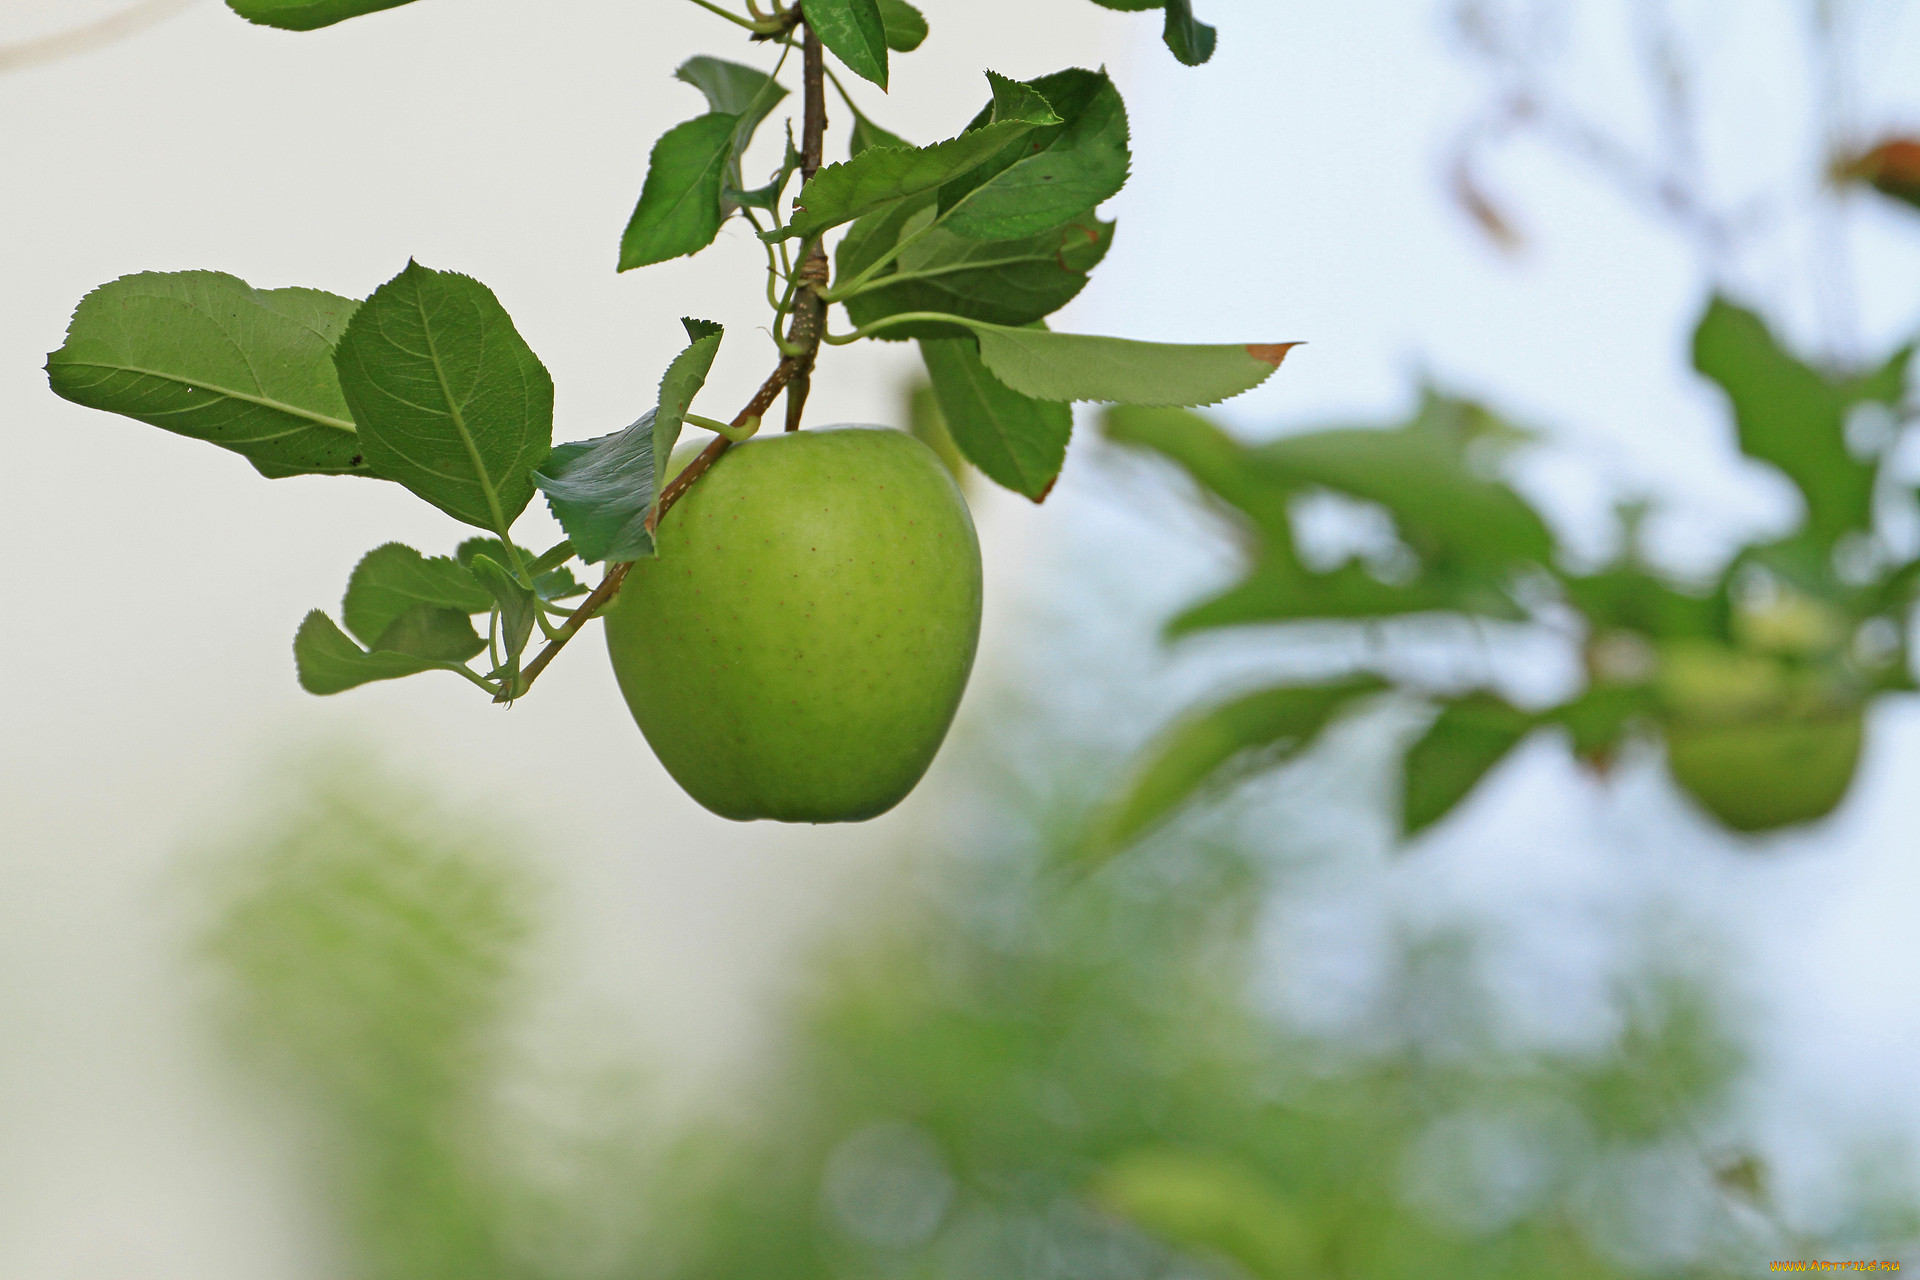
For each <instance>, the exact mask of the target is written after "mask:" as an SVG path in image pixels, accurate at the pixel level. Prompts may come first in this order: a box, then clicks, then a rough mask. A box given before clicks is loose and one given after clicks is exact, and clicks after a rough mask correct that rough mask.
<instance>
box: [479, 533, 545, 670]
mask: <svg viewBox="0 0 1920 1280" xmlns="http://www.w3.org/2000/svg"><path fill="white" fill-rule="evenodd" d="M467 567H468V568H469V569H471V570H472V571H473V576H474V577H475V578H477V579H479V581H480V585H481V586H483V587H485V588H486V589H487V590H488V591H489V592H491V593H492V594H493V601H494V604H495V605H496V606H498V607H499V610H500V633H499V638H500V647H501V649H502V650H503V651H504V652H505V654H506V668H507V670H509V671H514V670H517V669H518V668H519V663H520V655H521V653H523V652H525V650H526V647H527V640H528V639H529V638H530V637H531V636H532V635H533V624H534V620H535V618H536V616H537V615H538V614H539V612H540V598H539V597H538V596H536V595H535V594H534V593H533V592H531V591H529V590H528V589H527V588H525V587H523V586H521V585H520V582H519V580H518V579H516V578H515V577H514V576H513V574H512V573H510V572H508V570H507V567H506V566H505V565H503V564H501V563H500V562H499V561H497V560H495V559H494V558H493V557H492V556H489V555H485V554H479V555H475V556H474V557H473V558H472V559H471V560H470V561H468V563H467Z"/></svg>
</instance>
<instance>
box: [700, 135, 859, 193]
mask: <svg viewBox="0 0 1920 1280" xmlns="http://www.w3.org/2000/svg"><path fill="white" fill-rule="evenodd" d="M855 128H856V130H857V129H858V125H856V126H855ZM802 159H803V157H802V156H801V154H800V151H799V149H798V148H796V147H795V146H794V145H793V123H792V121H788V123H787V150H786V154H785V156H783V157H782V158H781V161H780V171H779V172H778V173H776V174H774V175H773V178H772V179H771V180H770V181H769V182H768V183H767V185H766V186H764V187H755V188H754V189H753V190H751V191H740V190H736V189H733V188H731V187H729V188H728V189H727V190H726V191H724V192H723V193H722V198H723V201H727V200H730V201H732V202H733V203H734V204H736V205H748V206H751V207H752V208H755V209H765V210H766V211H767V212H768V213H771V214H775V215H776V216H777V215H778V214H779V212H780V197H781V196H783V195H785V194H786V190H787V183H789V182H791V181H792V180H793V175H794V174H796V173H798V172H799V171H800V163H801V160H802Z"/></svg>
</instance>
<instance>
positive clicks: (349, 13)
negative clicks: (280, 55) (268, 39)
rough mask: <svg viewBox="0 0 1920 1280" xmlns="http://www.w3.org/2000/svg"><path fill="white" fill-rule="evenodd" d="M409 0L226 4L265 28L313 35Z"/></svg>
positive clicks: (235, 0)
mask: <svg viewBox="0 0 1920 1280" xmlns="http://www.w3.org/2000/svg"><path fill="white" fill-rule="evenodd" d="M409 2H410V0H227V7H228V8H229V9H232V10H233V11H234V12H235V13H237V14H239V15H240V16H241V17H243V18H245V19H246V20H247V21H248V22H257V23H259V24H260V25H261V26H263V27H279V28H280V29H281V30H282V31H312V30H315V29H316V28H319V27H329V26H332V25H333V24H334V23H336V22H344V21H346V20H347V19H348V18H357V17H359V16H360V15H361V14H363V13H378V12H379V11H380V10H382V9H397V8H399V7H400V6H401V5H403V4H407V3H409Z"/></svg>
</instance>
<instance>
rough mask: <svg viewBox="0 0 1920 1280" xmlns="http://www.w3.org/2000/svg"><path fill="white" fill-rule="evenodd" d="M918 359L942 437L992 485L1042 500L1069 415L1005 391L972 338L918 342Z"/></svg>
mask: <svg viewBox="0 0 1920 1280" xmlns="http://www.w3.org/2000/svg"><path fill="white" fill-rule="evenodd" d="M920 355H921V358H922V359H923V360H924V361H925V362H926V366H927V375H928V376H929V377H930V378H931V379H932V380H933V394H934V399H935V400H936V402H937V403H938V404H939V407H940V417H941V419H942V421H944V422H945V424H946V429H947V433H948V435H949V436H951V438H952V440H953V443H954V445H955V446H957V447H958V448H959V450H960V452H961V453H962V454H963V455H965V457H966V459H967V460H968V461H969V462H971V463H973V465H974V466H976V467H978V468H979V469H980V470H981V471H982V472H983V473H984V474H985V475H986V476H987V478H988V479H990V480H992V481H993V482H994V483H996V484H999V485H1003V486H1005V487H1006V488H1008V489H1012V490H1013V491H1014V492H1015V493H1021V494H1025V495H1026V496H1027V497H1029V498H1032V499H1033V500H1034V501H1035V502H1038V501H1040V500H1041V499H1043V498H1045V497H1046V495H1047V492H1048V490H1050V489H1052V488H1053V482H1054V480H1055V478H1056V477H1058V476H1059V474H1060V467H1061V464H1062V463H1063V462H1065V460H1066V456H1067V438H1068V436H1070V435H1071V434H1072V433H1073V411H1072V410H1071V409H1070V408H1068V407H1067V406H1066V405H1064V404H1060V403H1058V402H1053V401H1044V400H1034V399H1031V398H1029V397H1027V396H1023V395H1021V394H1020V393H1019V392H1017V391H1012V390H1009V389H1008V388H1007V387H1006V386H1005V385H1004V384H1003V383H1001V382H1000V381H999V380H998V379H996V378H995V377H994V376H993V375H992V374H990V373H988V372H987V369H986V366H985V365H983V364H981V363H980V354H979V352H978V350H977V349H976V347H975V344H974V340H973V339H972V338H965V337H962V338H939V339H923V340H922V341H921V343H920Z"/></svg>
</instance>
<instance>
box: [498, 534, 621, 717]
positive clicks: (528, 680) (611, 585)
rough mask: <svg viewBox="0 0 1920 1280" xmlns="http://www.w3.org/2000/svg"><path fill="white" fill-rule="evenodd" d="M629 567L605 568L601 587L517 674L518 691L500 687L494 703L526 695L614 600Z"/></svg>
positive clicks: (618, 565)
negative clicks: (562, 652)
mask: <svg viewBox="0 0 1920 1280" xmlns="http://www.w3.org/2000/svg"><path fill="white" fill-rule="evenodd" d="M631 568H633V564H632V562H630V561H629V562H625V563H622V564H616V565H612V566H610V567H609V568H608V569H607V576H606V577H604V578H602V579H600V585H599V586H597V587H595V588H594V589H593V593H592V594H591V595H589V596H588V597H587V598H586V599H585V600H583V601H581V602H580V607H579V608H578V609H575V610H574V611H573V612H572V613H571V614H570V615H568V617H567V620H566V621H565V622H563V623H561V624H560V630H559V631H558V632H556V633H555V634H554V637H553V639H552V640H550V641H548V642H547V647H546V648H544V649H542V650H541V651H540V652H539V654H538V655H537V656H535V658H534V660H533V661H532V662H529V663H528V664H527V667H526V670H524V671H522V672H521V673H520V679H519V681H518V682H517V683H518V685H519V687H518V689H513V688H503V689H502V690H500V692H499V693H497V694H495V695H494V699H493V700H494V701H495V702H511V701H513V699H514V698H516V697H518V696H519V695H520V694H523V693H525V692H526V691H527V687H528V686H529V685H531V684H532V683H533V678H534V677H535V676H537V675H539V674H540V673H541V672H542V671H545V670H546V669H547V664H548V663H549V662H552V661H553V657H554V655H555V654H557V653H559V652H560V650H561V648H562V647H563V646H565V644H566V643H567V641H569V640H571V639H573V637H574V636H575V635H577V634H578V633H579V631H580V628H582V627H584V626H586V625H587V623H588V622H589V621H590V620H591V619H592V618H593V615H594V614H596V613H598V612H599V611H600V609H601V606H603V605H605V604H606V603H607V601H609V600H611V599H613V597H614V596H615V594H617V593H618V592H619V590H620V584H621V583H622V582H625V581H626V579H627V570H629V569H631Z"/></svg>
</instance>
